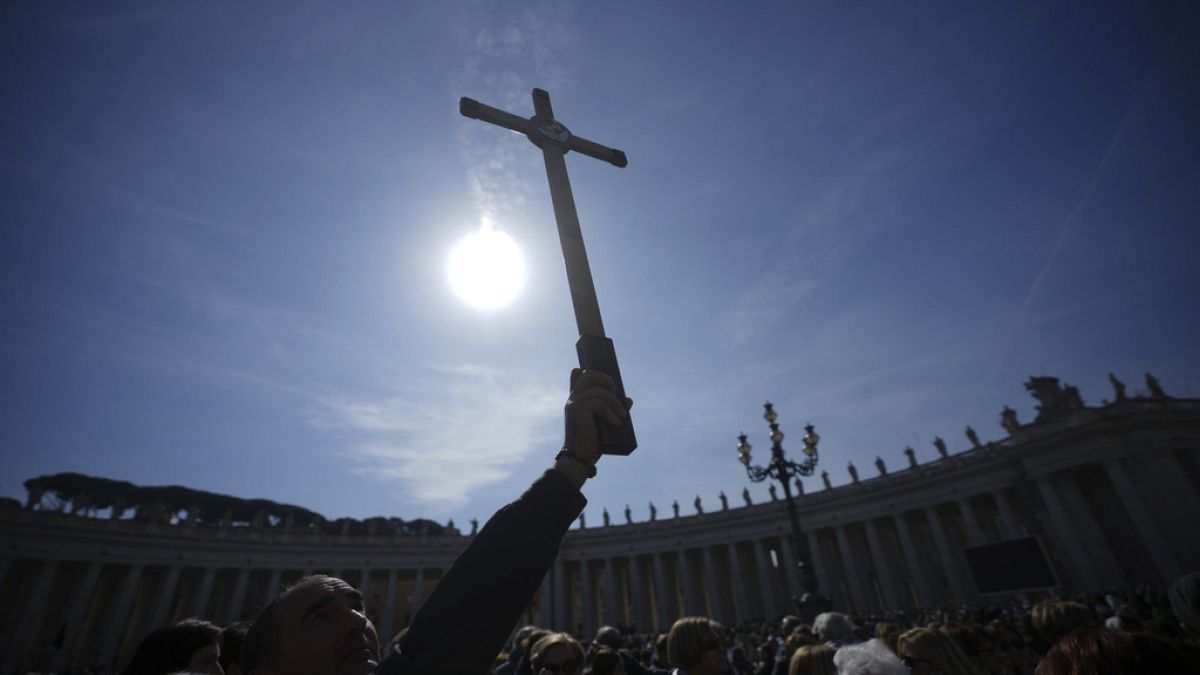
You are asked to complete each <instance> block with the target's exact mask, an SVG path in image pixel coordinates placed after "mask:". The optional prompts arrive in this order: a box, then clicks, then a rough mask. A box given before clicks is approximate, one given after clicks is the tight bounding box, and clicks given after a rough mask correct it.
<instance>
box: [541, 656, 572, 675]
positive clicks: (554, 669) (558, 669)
mask: <svg viewBox="0 0 1200 675" xmlns="http://www.w3.org/2000/svg"><path fill="white" fill-rule="evenodd" d="M580 665H582V664H581V663H580V662H579V659H570V660H568V661H563V662H562V663H543V664H542V667H541V668H539V669H538V675H541V674H542V673H550V675H556V674H557V673H574V672H576V671H577V670H579V666H580Z"/></svg>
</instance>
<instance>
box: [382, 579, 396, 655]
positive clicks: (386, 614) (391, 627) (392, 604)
mask: <svg viewBox="0 0 1200 675" xmlns="http://www.w3.org/2000/svg"><path fill="white" fill-rule="evenodd" d="M386 588H387V590H386V591H384V593H386V594H387V595H385V596H384V598H383V621H381V622H380V623H382V624H383V626H382V628H383V632H382V633H380V634H379V638H380V639H379V641H380V642H382V643H384V645H385V646H386V645H387V642H388V641H389V640H391V639H392V636H393V635H395V634H396V568H395V567H389V568H388V575H387V586H386Z"/></svg>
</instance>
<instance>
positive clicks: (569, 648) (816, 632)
mask: <svg viewBox="0 0 1200 675" xmlns="http://www.w3.org/2000/svg"><path fill="white" fill-rule="evenodd" d="M328 588H333V589H335V591H336V593H337V594H340V597H341V599H340V600H339V598H338V597H333V599H332V600H330V599H329V598H330V596H328V595H326V594H324V593H323V591H324V590H327V589H328ZM297 591H299V592H300V593H301V594H302V595H295V592H297ZM288 599H292V600H299V601H300V602H299V603H298V604H296V603H289V602H288ZM314 599H315V600H314ZM280 600H281V601H282V602H276V603H272V605H273V606H268V607H267V608H266V609H264V610H263V612H262V614H261V615H260V617H259V619H258V620H257V621H255V622H254V624H253V627H252V626H251V624H247V623H235V624H232V625H229V626H226V627H225V628H223V629H222V628H221V627H219V626H217V625H216V624H213V623H211V622H208V621H204V620H202V619H197V618H190V619H185V620H183V621H180V622H178V623H175V624H172V625H169V626H164V627H161V628H159V629H157V630H154V631H153V632H151V633H150V634H149V635H148V636H147V637H146V638H145V639H144V640H143V641H142V643H141V644H140V645H139V647H138V648H137V650H136V652H135V653H134V655H133V657H132V659H131V660H130V662H129V664H128V665H127V666H126V667H125V668H124V670H123V671H121V675H168V674H169V673H205V674H209V675H253V674H254V673H259V674H262V673H267V672H270V673H314V674H316V673H323V674H329V675H333V674H348V673H360V674H363V675H365V674H366V673H371V672H374V671H376V670H377V667H378V664H379V663H380V657H381V653H380V650H379V641H378V637H377V636H376V635H375V631H374V628H373V626H372V624H371V622H370V621H369V620H368V619H367V617H366V613H365V610H364V608H363V607H362V605H361V602H362V598H361V596H360V595H359V594H358V591H356V590H354V589H353V588H352V587H350V586H349V585H348V584H345V582H342V581H341V580H338V579H334V578H332V577H325V576H314V577H306V578H305V579H302V580H301V581H300V582H298V583H297V584H296V585H295V586H293V587H292V589H291V591H289V592H285V593H284V594H282V595H281V596H280ZM310 601H312V602H310ZM289 605H292V606H294V607H299V608H300V611H299V613H300V620H299V625H300V628H301V630H300V631H299V632H298V633H296V634H295V635H290V636H289V635H288V633H289V628H290V621H291V619H292V617H293V616H294V615H295V614H296V612H295V611H291V609H292V607H290V606H289ZM314 605H315V607H314ZM321 623H329V624H331V625H334V626H336V627H337V630H335V631H332V632H330V633H327V635H328V636H330V639H328V640H325V641H322V640H321V639H320V638H319V636H314V635H313V633H312V631H310V630H306V629H305V628H306V626H309V625H318V626H319V625H320V624H321ZM406 631H407V629H405V631H402V632H401V634H399V635H397V636H396V637H395V638H393V639H392V641H391V643H390V644H387V645H385V646H386V647H387V650H385V651H384V653H385V654H386V653H387V652H388V651H390V650H392V649H396V648H397V646H398V645H400V644H402V642H403V638H404V634H405V632H406ZM296 639H298V640H299V641H300V643H297V642H295V641H294V640H296ZM456 641H458V642H459V643H461V644H463V645H464V646H465V645H466V644H467V643H470V642H471V641H472V636H471V635H461V636H456ZM281 651H287V652H289V653H281ZM321 654H325V655H326V658H325V659H324V660H322V659H321V657H320V655H321ZM297 657H298V658H297ZM280 665H283V666H284V667H282V668H280V667H279V666H280ZM447 672H449V671H447ZM479 672H480V674H481V675H482V673H483V672H486V669H484V670H481V671H479ZM491 672H492V674H493V675H585V674H586V675H675V674H678V675H684V674H686V675H891V674H893V673H894V674H896V675H907V674H909V673H911V674H913V675H935V674H939V673H940V674H958V675H1088V674H1092V673H1095V674H1097V675H1099V674H1101V673H1103V674H1108V673H1113V674H1118V675H1119V674H1131V675H1132V674H1134V673H1179V674H1187V673H1200V572H1198V573H1194V574H1190V575H1188V576H1185V577H1183V578H1181V579H1179V580H1178V581H1177V582H1175V584H1173V585H1172V586H1171V588H1170V589H1169V591H1168V592H1163V590H1162V589H1161V588H1159V589H1156V588H1152V587H1138V588H1136V589H1130V590H1128V591H1126V592H1111V593H1108V594H1105V595H1094V596H1083V595H1079V596H1072V597H1067V598H1047V599H1044V600H1041V601H1039V602H1036V603H1034V602H1032V601H1030V600H1028V599H1026V598H1014V599H1012V600H1010V601H1008V602H990V603H978V604H971V605H965V606H957V607H944V608H925V609H922V610H919V611H909V612H903V611H889V612H883V613H880V614H856V613H849V614H846V613H841V612H826V613H823V614H820V615H818V616H817V617H816V618H815V620H813V621H812V622H811V623H805V622H802V621H801V620H800V618H799V617H797V616H795V615H788V616H783V617H777V618H775V619H772V620H765V619H764V620H760V621H746V622H742V623H740V624H737V625H731V626H726V625H722V624H721V623H719V622H717V621H715V620H712V619H709V618H706V617H694V616H693V617H682V618H680V619H679V620H677V621H675V623H674V625H672V627H671V629H670V630H669V631H667V632H665V633H664V632H655V631H641V630H638V629H637V628H636V627H633V626H615V625H606V626H603V627H601V628H600V629H599V630H598V631H597V632H596V633H595V635H593V636H590V637H587V638H585V637H584V636H582V635H580V634H579V632H578V630H576V631H574V632H573V633H567V632H560V631H556V630H552V629H550V628H544V627H539V626H534V625H527V626H525V627H523V628H521V629H520V630H518V631H516V632H515V633H514V634H513V635H512V637H511V639H510V640H509V641H508V642H507V643H505V644H504V646H503V648H502V649H501V650H499V651H498V653H497V654H495V656H494V659H493V660H492V663H491Z"/></svg>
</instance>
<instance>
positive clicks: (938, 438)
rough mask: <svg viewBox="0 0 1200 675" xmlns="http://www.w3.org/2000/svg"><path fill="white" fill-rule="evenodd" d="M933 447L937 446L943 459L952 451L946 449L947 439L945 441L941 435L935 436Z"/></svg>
mask: <svg viewBox="0 0 1200 675" xmlns="http://www.w3.org/2000/svg"><path fill="white" fill-rule="evenodd" d="M933 447H935V448H937V451H938V454H939V455H941V457H942V459H946V458H947V457H949V456H950V451H949V450H947V449H946V441H943V440H942V437H941V436H934V437H933Z"/></svg>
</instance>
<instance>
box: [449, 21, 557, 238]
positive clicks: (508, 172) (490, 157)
mask: <svg viewBox="0 0 1200 675" xmlns="http://www.w3.org/2000/svg"><path fill="white" fill-rule="evenodd" d="M568 15H569V12H568V11H567V10H565V9H563V7H562V6H560V5H557V4H554V3H541V4H539V5H537V6H535V7H532V8H526V9H524V10H521V11H514V8H512V7H510V6H504V7H497V6H494V5H492V4H491V3H478V4H477V6H475V7H473V8H472V10H471V11H470V12H469V13H468V14H467V15H465V16H462V17H460V18H461V19H462V20H463V23H462V25H461V26H460V27H459V28H458V30H457V31H456V34H457V40H458V45H459V48H460V50H462V52H463V63H464V65H463V66H462V69H461V71H460V73H459V77H458V78H457V81H456V82H455V85H454V86H455V88H456V94H466V95H468V96H470V97H472V98H476V99H479V100H480V101H482V102H484V103H486V104H488V105H492V106H495V107H499V108H503V109H506V110H509V111H510V112H512V113H514V114H516V115H520V116H523V117H524V116H528V115H531V114H533V109H532V102H531V100H530V97H529V94H530V91H531V90H532V89H533V88H534V87H541V88H543V89H547V90H550V91H553V90H557V89H560V88H564V87H566V86H568V85H569V83H570V81H571V75H570V73H569V71H568V70H567V69H566V68H565V67H564V66H563V65H562V64H563V62H564V59H563V58H562V56H563V54H564V53H565V52H566V51H567V50H569V49H571V48H572V47H573V46H574V45H576V44H577V43H578V42H579V40H580V30H579V29H578V28H577V27H576V26H575V25H574V24H573V23H572V22H571V21H570V20H569V16H568ZM489 127H490V125H483V124H472V125H464V126H463V127H462V130H461V131H460V134H459V146H460V148H461V152H462V158H463V164H464V166H465V167H466V168H467V184H468V186H469V188H470V190H471V194H472V198H473V201H474V203H475V207H476V209H477V210H478V211H479V213H480V215H481V217H485V218H489V219H491V220H492V221H494V222H497V223H500V224H504V223H506V222H508V221H509V220H510V219H511V217H512V216H513V214H514V213H515V212H516V211H518V210H519V209H521V208H522V207H523V206H524V205H525V204H526V202H527V201H528V200H529V196H530V195H531V194H532V192H533V190H534V189H535V188H536V187H537V185H536V183H535V181H536V180H537V177H538V176H539V174H538V172H537V171H536V167H537V165H536V164H534V163H530V162H527V161H521V160H524V159H526V157H527V155H528V154H529V152H530V149H529V147H528V145H527V142H526V141H525V139H523V138H521V137H520V136H518V135H516V134H506V133H502V131H501V130H500V129H497V128H489ZM518 157H520V158H521V159H520V160H518Z"/></svg>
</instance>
